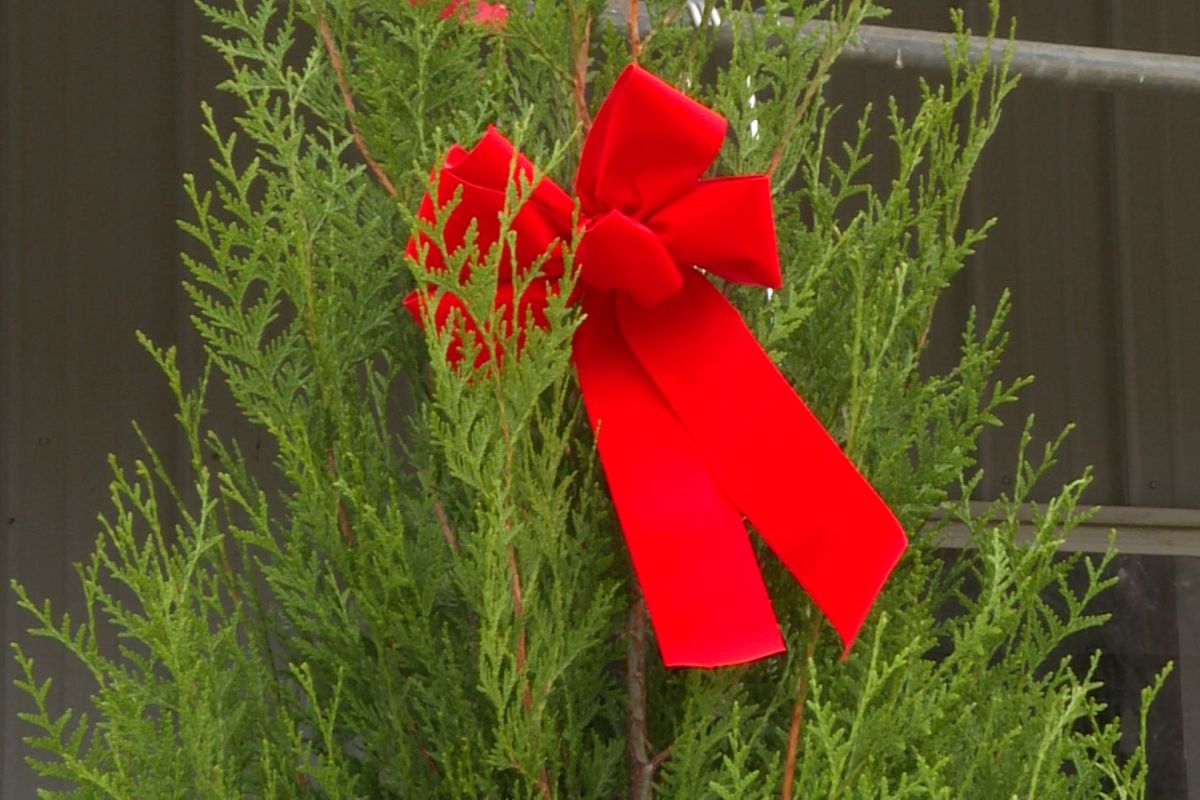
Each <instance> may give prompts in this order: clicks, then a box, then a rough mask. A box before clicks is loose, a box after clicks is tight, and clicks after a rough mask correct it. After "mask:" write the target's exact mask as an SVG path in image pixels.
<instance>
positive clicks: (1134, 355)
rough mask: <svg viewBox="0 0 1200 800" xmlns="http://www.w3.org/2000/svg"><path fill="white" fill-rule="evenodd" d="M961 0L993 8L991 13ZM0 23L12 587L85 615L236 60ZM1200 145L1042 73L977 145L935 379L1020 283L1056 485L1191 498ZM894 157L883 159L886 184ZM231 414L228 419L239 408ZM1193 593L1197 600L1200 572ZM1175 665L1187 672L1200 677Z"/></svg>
mask: <svg viewBox="0 0 1200 800" xmlns="http://www.w3.org/2000/svg"><path fill="white" fill-rule="evenodd" d="M896 5H897V6H898V9H897V13H896V14H895V15H894V17H893V18H892V20H891V23H890V24H896V25H905V26H911V27H922V28H926V29H932V30H944V29H946V28H947V25H946V9H947V8H948V5H949V4H948V3H947V2H945V0H926V1H925V2H919V3H897V4H896ZM1006 8H1007V10H1008V11H1011V12H1012V13H1015V14H1017V15H1018V17H1019V18H1020V19H1021V22H1022V24H1021V30H1020V33H1021V35H1022V36H1024V37H1027V38H1030V39H1038V40H1046V41H1058V42H1069V43H1077V44H1091V45H1101V46H1120V47H1130V48H1142V49H1148V50H1158V51H1164V52H1178V53H1200V5H1198V4H1197V3H1196V2H1195V0H1155V1H1154V2H1138V1H1137V0H1108V1H1107V2H1094V1H1093V0H1056V2H1054V3H1045V2H1035V0H1025V1H1024V2H1021V3H1008V4H1006ZM970 10H971V16H972V18H973V19H975V20H979V19H980V18H981V15H980V3H978V2H974V4H973V6H972V8H971V9H970ZM0 24H2V25H3V28H2V29H0V42H2V45H0V46H2V47H3V52H0V70H2V72H0V84H2V86H3V92H4V94H3V107H2V108H0V226H2V227H0V253H3V262H2V263H0V530H2V531H3V534H4V544H3V549H2V550H0V552H2V553H3V563H2V564H0V572H2V574H3V579H4V583H5V585H7V582H8V579H9V578H11V577H14V576H16V577H19V578H20V579H21V580H22V581H23V582H24V583H25V584H26V585H27V586H28V587H29V589H30V591H31V593H32V594H33V595H34V596H37V597H51V598H54V599H55V600H56V602H57V603H58V604H59V607H60V608H68V609H77V608H78V607H79V603H80V598H79V596H78V588H77V580H76V578H75V575H74V571H73V569H72V567H71V566H70V565H71V563H72V562H73V561H76V560H79V559H82V558H84V557H85V556H86V555H87V553H88V551H89V549H90V547H91V544H92V541H93V538H94V536H95V533H96V530H97V526H96V524H95V522H94V519H95V515H96V513H97V512H98V511H101V510H103V509H105V508H106V507H107V489H106V486H107V481H108V475H107V472H106V469H105V466H104V459H105V455H106V454H107V453H108V452H116V453H118V454H120V456H121V457H122V458H123V459H125V460H126V461H128V460H129V459H130V458H132V457H134V456H135V455H136V454H137V452H138V447H137V444H136V441H135V440H134V437H133V435H132V431H131V429H130V427H129V420H130V419H131V418H137V419H139V420H140V421H141V423H142V424H143V426H144V427H145V429H146V431H147V433H148V435H149V436H150V438H151V439H152V440H153V441H154V442H156V443H157V444H159V445H160V446H161V447H162V448H163V450H164V455H165V456H166V457H167V458H168V460H169V461H170V460H173V459H174V458H176V453H177V448H176V447H174V442H175V438H174V437H175V433H174V430H173V423H172V421H171V418H170V417H171V408H170V405H169V397H168V395H167V393H166V391H165V389H164V388H163V386H162V382H161V380H160V379H159V378H158V376H157V375H156V374H155V371H154V369H153V367H152V365H151V363H150V362H149V360H148V359H147V358H146V357H145V356H144V355H143V354H142V353H141V351H140V350H139V348H138V347H137V345H136V343H135V342H134V340H133V331H134V329H135V328H140V329H142V330H144V331H146V332H147V333H149V334H150V335H151V336H152V337H154V338H156V339H158V340H160V341H164V342H170V341H179V342H181V343H182V350H183V354H184V358H185V360H187V359H189V358H193V357H194V353H195V340H194V338H193V337H192V336H191V333H190V330H189V326H188V324H187V322H186V306H185V304H184V301H183V299H182V296H181V293H180V291H179V289H178V282H179V280H180V277H181V271H180V269H179V265H178V261H177V258H176V256H175V253H176V251H177V250H178V249H179V248H180V246H181V244H182V240H181V238H180V237H179V235H178V234H177V232H176V230H175V227H174V223H173V220H174V218H175V217H176V216H178V215H179V214H180V213H181V209H182V197H181V193H180V191H179V189H178V186H179V180H178V175H179V173H180V172H182V171H184V170H197V171H199V170H201V169H202V167H203V163H204V158H205V154H206V152H207V151H206V148H205V147H204V145H203V143H202V142H201V141H200V134H199V113H198V99H199V97H200V96H201V95H202V94H205V93H206V94H209V95H210V96H211V94H212V92H211V86H212V84H213V83H214V82H215V80H216V79H217V78H218V77H220V75H221V69H220V67H219V65H217V64H216V63H215V59H214V58H213V57H212V55H211V54H209V53H208V52H207V50H206V49H205V48H204V46H203V45H202V44H201V43H200V42H199V41H198V31H199V26H200V23H199V20H198V19H197V15H196V13H195V12H194V11H193V10H192V9H191V4H190V3H189V2H184V1H183V0H180V2H140V3H133V2H123V3H86V2H44V1H39V0H0ZM914 82H915V77H914V76H913V75H911V74H908V73H897V72H893V71H886V70H843V71H842V72H841V76H840V77H839V78H838V79H837V81H836V83H835V87H834V88H835V91H836V92H837V94H838V96H839V98H840V99H841V100H842V101H843V102H845V103H846V105H847V106H848V109H849V110H853V109H855V108H858V107H860V106H861V104H862V102H863V101H864V99H872V100H875V101H877V106H876V107H877V108H882V107H883V106H882V104H881V103H879V102H878V101H881V100H883V99H884V98H885V97H886V95H887V94H888V93H889V92H891V93H896V94H898V95H900V96H901V97H902V99H906V100H908V101H912V99H913V98H914V97H915V93H914V91H913V86H914ZM852 115H853V114H852V113H851V114H848V115H847V116H852ZM882 121H883V120H882V117H879V122H881V123H882ZM1198 141H1200V98H1196V97H1170V98H1165V97H1158V96H1155V95H1152V94H1132V93H1124V94H1117V95H1111V94H1105V93H1098V92H1083V91H1075V90H1070V89H1062V88H1055V87H1048V86H1045V85H1040V86H1039V85H1035V84H1033V83H1030V84H1028V85H1026V86H1023V87H1022V88H1021V89H1020V90H1019V91H1018V93H1017V95H1016V96H1015V97H1014V98H1013V99H1012V101H1011V103H1010V104H1009V106H1008V110H1007V112H1006V115H1005V119H1004V122H1003V124H1002V127H1001V130H1000V132H999V134H998V136H997V139H996V140H995V141H994V142H993V145H992V147H991V149H990V150H989V151H988V152H987V153H986V155H985V158H984V162H983V164H982V167H981V170H980V173H979V177H978V180H977V181H976V182H975V184H974V185H973V187H972V190H971V196H970V202H969V208H968V212H967V213H968V216H969V218H970V219H971V220H973V221H974V222H975V223H978V222H980V221H982V219H983V218H985V217H988V216H993V215H995V216H998V217H999V218H1000V225H999V226H998V227H997V228H996V229H995V232H994V233H993V235H992V237H991V239H990V240H989V241H988V243H987V244H986V245H985V246H984V247H983V248H982V249H981V250H980V252H979V254H978V256H977V257H976V259H975V260H974V265H973V267H972V268H971V269H970V270H969V271H968V272H967V273H966V274H965V275H964V276H963V280H961V281H959V282H957V283H956V284H955V285H954V286H953V287H952V288H951V289H950V290H948V292H947V294H946V297H945V300H944V305H943V307H942V309H941V310H940V311H939V314H938V318H937V329H936V333H937V340H936V343H935V351H934V353H933V354H932V357H931V359H930V365H931V368H936V367H937V366H938V365H939V364H940V365H944V364H947V363H950V359H951V356H952V352H953V345H954V343H955V341H956V339H957V331H958V330H959V329H960V327H961V324H962V321H963V319H964V318H965V309H966V308H967V306H968V304H970V303H972V302H975V303H979V304H981V305H982V306H983V307H984V308H988V307H990V306H992V305H994V302H995V298H996V297H997V296H998V294H999V292H1000V290H1001V289H1002V288H1003V287H1010V288H1011V289H1012V290H1013V293H1014V298H1015V311H1014V316H1013V318H1012V320H1011V325H1010V328H1011V330H1012V342H1011V346H1010V351H1009V357H1008V358H1007V360H1006V361H1005V364H1004V373H1005V374H1006V375H1008V376H1014V375H1018V374H1025V373H1029V372H1033V373H1036V374H1037V375H1038V376H1039V379H1038V382H1037V384H1036V385H1035V386H1034V387H1032V388H1031V389H1030V390H1029V391H1028V392H1027V393H1026V395H1025V400H1024V401H1023V403H1022V404H1021V406H1020V408H1018V409H1014V410H1013V413H1011V414H1010V415H1009V417H1010V419H1012V420H1016V419H1019V418H1020V417H1021V416H1023V415H1024V414H1025V413H1027V412H1029V411H1034V410H1036V411H1037V413H1038V417H1039V430H1040V432H1041V433H1042V434H1043V435H1051V434H1052V433H1053V432H1055V431H1057V430H1058V429H1059V428H1061V427H1062V425H1064V424H1065V423H1067V422H1068V421H1072V420H1074V421H1076V422H1078V423H1079V431H1078V433H1077V434H1076V435H1075V436H1074V437H1072V439H1071V440H1070V442H1069V444H1068V445H1067V448H1066V450H1065V451H1064V453H1063V458H1062V462H1061V465H1060V466H1059V467H1058V468H1057V470H1056V472H1055V474H1054V475H1053V476H1052V480H1051V481H1050V482H1049V484H1048V485H1049V486H1051V487H1052V486H1053V485H1054V484H1055V482H1061V480H1064V479H1066V478H1069V477H1071V476H1074V475H1076V474H1078V473H1079V472H1080V471H1081V470H1082V469H1083V467H1084V466H1085V465H1087V464H1094V465H1096V482H1095V484H1094V485H1093V487H1092V490H1091V493H1090V495H1089V497H1090V499H1092V500H1094V501H1097V502H1105V503H1111V504H1118V505H1149V506H1168V507H1169V506H1176V507H1186V508H1200V422H1198V421H1197V420H1196V419H1195V416H1194V414H1193V409H1195V408H1197V407H1200V377H1198V372H1197V369H1196V367H1195V365H1196V364H1197V362H1198V361H1200V322H1198V321H1197V317H1196V316H1195V315H1194V314H1192V313H1191V311H1192V308H1193V307H1194V306H1196V305H1197V304H1200V264H1198V263H1197V262H1198V260H1200V224H1197V220H1196V209H1197V208H1200V180H1198V178H1200V147H1197V142H1198ZM888 165H889V160H888V157H887V155H886V153H884V154H882V155H881V157H880V158H879V159H878V161H877V163H876V164H875V165H874V167H873V169H874V170H875V173H874V174H875V175H876V177H879V178H884V177H886V175H887V171H888ZM214 416H215V418H216V420H218V423H219V424H221V425H223V426H226V427H232V426H235V425H236V423H235V422H234V415H233V414H232V412H231V410H230V409H229V407H228V404H227V402H219V403H218V407H217V409H216V410H215V411H214ZM243 430H244V429H243ZM244 432H245V433H246V435H247V436H252V435H253V433H252V432H250V431H244ZM1014 434H1015V431H1014V430H1013V429H1012V428H1009V429H1007V430H1006V431H1004V432H1001V433H998V434H995V435H989V436H988V438H987V439H986V441H985V444H984V449H983V454H982V455H983V462H984V464H985V465H986V466H987V467H988V469H989V478H988V482H987V483H986V484H985V486H984V488H983V492H984V494H988V495H994V494H996V493H998V492H1000V491H1002V490H1003V489H1004V488H1006V485H1007V481H1008V479H1009V476H1011V467H1012V464H1013V462H1014V460H1015V458H1014V447H1015V438H1014ZM1160 572H1161V570H1160ZM1195 572H1196V570H1195V569H1191V570H1190V572H1186V571H1185V573H1181V574H1182V575H1185V576H1186V575H1191V574H1193V573H1195ZM1155 574H1156V575H1159V573H1158V572H1156V573H1155ZM1159 578H1160V579H1161V578H1162V575H1159ZM1167 580H1168V581H1169V576H1167ZM1176 580H1177V582H1178V583H1179V586H1180V588H1181V590H1185V591H1191V592H1193V593H1194V589H1192V588H1189V587H1191V578H1187V579H1186V580H1183V579H1181V578H1177V579H1176ZM1157 582H1160V583H1161V580H1158V581H1157ZM1188 597H1191V595H1190V594H1189V595H1188ZM1195 605H1196V604H1195V603H1191V604H1190V606H1189V607H1194V606H1195ZM1183 606H1184V604H1183V603H1182V601H1181V602H1180V605H1179V607H1180V608H1183ZM1188 618H1189V619H1194V618H1195V616H1194V613H1193V614H1192V616H1190V617H1188ZM0 619H2V622H0V625H2V631H0V632H2V633H3V634H4V636H3V638H4V640H5V641H6V642H7V641H9V640H10V639H13V638H22V631H23V629H24V628H25V627H26V625H27V620H26V619H25V618H24V615H23V614H21V613H19V612H18V611H17V610H16V609H15V608H13V607H12V605H11V603H8V602H6V603H5V610H4V615H3V617H2V618H0ZM1180 619H1181V620H1182V617H1181V618H1180ZM1170 621H1171V622H1172V624H1173V623H1174V620H1173V619H1172V620H1170ZM1181 624H1182V621H1181ZM1194 638H1195V637H1194V635H1192V636H1186V643H1187V644H1189V645H1192V644H1194V643H1193V639H1194ZM22 641H23V644H24V645H25V646H26V647H27V650H28V651H29V652H30V653H31V654H33V655H34V657H35V658H37V660H38V661H39V663H40V664H41V665H42V667H43V669H45V671H46V673H47V674H53V675H55V687H56V688H55V693H54V695H53V697H52V704H53V705H55V706H57V707H61V705H62V704H65V703H70V704H79V703H81V702H83V700H84V699H85V698H86V696H87V693H88V691H89V686H88V683H87V680H86V677H85V676H84V675H82V674H81V673H80V672H79V671H78V670H77V669H76V668H75V667H74V665H72V664H70V663H69V662H67V661H66V660H65V659H64V658H63V657H62V655H61V652H60V651H59V650H58V649H57V648H54V647H46V646H43V645H40V644H38V643H36V642H32V643H31V642H27V641H25V640H24V639H22ZM1163 641H1164V642H1165V639H1164V640H1163ZM1177 641H1183V639H1180V640H1177ZM1172 646H1173V645H1172ZM1156 647H1157V645H1156ZM1162 647H1164V648H1166V649H1165V650H1164V651H1163V652H1174V651H1173V650H1172V649H1171V647H1168V646H1167V644H1162ZM1181 649H1186V648H1181ZM1195 649H1196V648H1195V647H1194V646H1192V647H1191V650H1195ZM1189 652H1190V651H1189ZM1143 655H1145V654H1144V653H1143ZM1151 655H1155V654H1151ZM1193 655H1194V654H1193ZM0 663H2V664H3V666H2V667H0V678H2V681H3V690H2V691H0V720H3V722H2V723H0V724H2V728H0V751H2V752H0V770H2V773H0V796H2V797H4V798H13V799H14V800H20V799H21V798H25V797H32V796H33V793H32V789H31V787H30V784H29V773H28V771H27V769H26V768H25V767H24V765H23V764H22V763H21V749H20V746H19V744H18V739H19V736H20V735H21V730H22V729H21V725H20V724H19V723H18V722H17V720H16V718H15V714H16V712H17V711H18V710H19V709H23V708H25V703H24V699H23V698H21V697H20V696H19V695H18V694H17V693H16V692H15V691H14V690H13V689H12V679H13V677H14V673H13V669H14V667H13V664H12V663H11V659H10V658H9V657H8V656H7V654H3V655H0ZM1189 663H1194V660H1193V661H1191V662H1189ZM1184 666H1185V678H1186V676H1188V675H1190V676H1192V677H1191V679H1190V680H1191V681H1192V682H1193V683H1195V681H1196V680H1197V677H1196V676H1197V675H1200V670H1198V669H1194V668H1191V667H1189V666H1188V663H1185V665H1184ZM1171 702H1173V703H1177V702H1178V697H1177V695H1176V696H1175V698H1174V699H1172V700H1171ZM1193 724H1195V723H1194V721H1193ZM1197 730H1198V731H1200V728H1198V729H1197ZM1193 738H1194V739H1196V740H1200V736H1193V734H1192V731H1191V729H1189V741H1191V740H1192V739H1193ZM1193 772H1198V773H1200V770H1193ZM1194 780H1195V779H1194Z"/></svg>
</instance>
